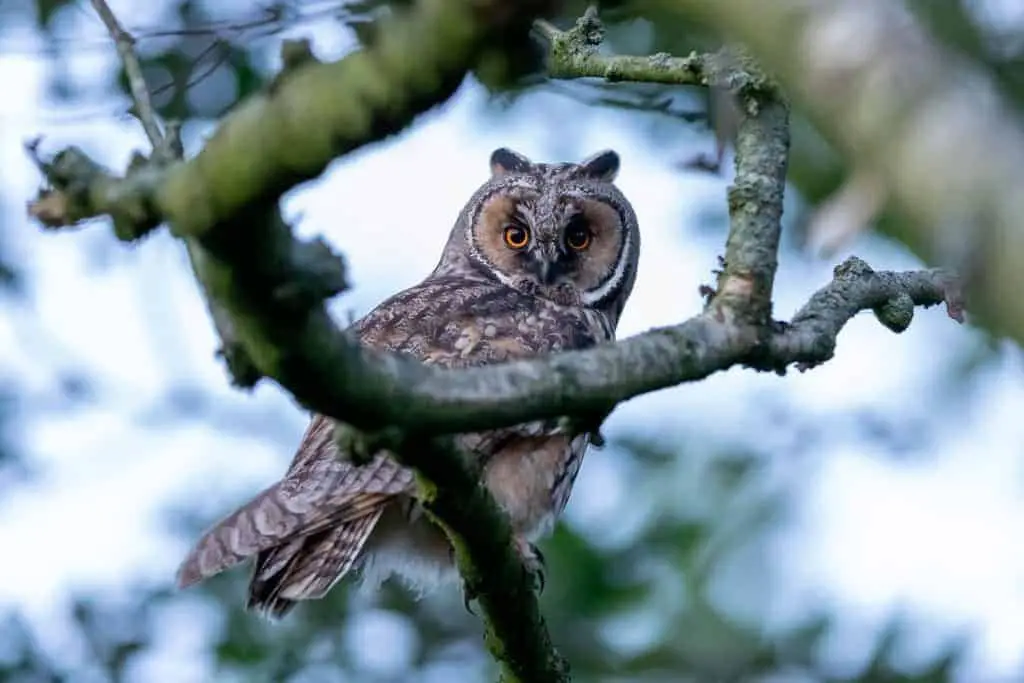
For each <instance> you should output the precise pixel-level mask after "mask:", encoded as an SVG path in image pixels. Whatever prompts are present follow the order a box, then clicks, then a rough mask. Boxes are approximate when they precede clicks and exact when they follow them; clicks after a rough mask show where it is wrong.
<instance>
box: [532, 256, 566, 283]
mask: <svg viewBox="0 0 1024 683" xmlns="http://www.w3.org/2000/svg"><path fill="white" fill-rule="evenodd" d="M533 272H534V274H535V275H536V276H537V281H538V282H540V283H541V284H542V285H544V286H545V287H547V286H549V285H553V284H554V283H555V280H557V279H558V278H559V276H561V275H562V267H561V264H560V263H559V260H558V250H557V249H545V248H543V247H539V248H537V249H535V250H534V252H533Z"/></svg>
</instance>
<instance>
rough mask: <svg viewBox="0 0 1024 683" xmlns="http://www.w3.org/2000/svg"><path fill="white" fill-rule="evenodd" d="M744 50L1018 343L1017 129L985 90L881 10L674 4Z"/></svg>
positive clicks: (1020, 205) (914, 242) (1021, 138)
mask: <svg viewBox="0 0 1024 683" xmlns="http://www.w3.org/2000/svg"><path fill="white" fill-rule="evenodd" d="M665 5H666V6H667V7H671V8H673V9H682V10H686V11H687V12H688V13H690V14H693V15H695V16H697V17H698V18H700V19H702V20H704V21H707V22H709V23H710V24H712V25H714V26H716V27H718V28H719V29H720V30H721V31H722V32H723V33H725V34H727V35H730V36H732V37H734V38H736V39H738V40H741V41H742V42H743V43H744V44H745V45H747V46H748V47H749V48H750V50H751V51H752V52H753V53H754V54H755V55H756V57H757V59H758V60H759V61H760V62H761V63H762V64H763V65H764V67H765V68H767V69H769V70H771V72H772V73H773V74H775V75H777V77H778V79H779V80H780V82H781V83H782V84H783V85H784V86H785V87H786V89H787V91H788V92H789V93H791V94H792V96H793V97H794V99H796V100H797V101H799V102H800V103H801V105H802V106H803V108H804V110H805V111H806V112H807V113H808V114H809V115H810V116H811V117H812V119H813V120H814V122H815V123H816V125H817V126H818V128H819V129H820V130H821V131H822V132H823V133H824V134H825V135H826V136H827V137H828V138H830V139H831V140H832V141H833V142H834V143H835V144H836V146H837V147H838V148H839V150H840V151H841V152H842V153H843V154H845V156H846V157H847V158H848V159H849V160H850V162H851V163H852V165H853V166H854V167H855V168H859V169H865V170H868V171H870V172H871V173H873V174H876V175H877V176H878V178H879V179H880V182H881V183H882V185H883V187H884V188H885V189H886V191H887V192H888V194H889V197H890V199H891V200H892V201H893V202H894V203H895V206H896V207H897V208H898V209H899V210H900V211H901V212H902V213H903V215H905V216H906V217H907V218H909V219H910V220H909V221H907V223H906V224H905V228H906V232H905V233H902V234H900V235H898V237H900V238H901V239H902V240H904V241H905V242H907V243H908V244H909V245H910V246H911V247H913V248H914V249H915V250H916V251H917V252H918V253H920V254H921V255H922V256H923V257H924V258H925V259H926V260H928V261H932V262H944V263H950V264H951V265H953V266H955V267H956V269H957V271H958V272H960V273H961V275H962V276H963V277H964V279H965V288H966V295H967V298H968V300H969V302H970V307H971V310H972V312H977V313H978V314H979V315H981V316H982V319H983V320H985V321H986V322H987V324H989V325H990V326H991V327H992V328H994V329H996V330H997V331H999V332H1002V333H1005V334H1007V335H1009V336H1012V337H1013V338H1015V339H1016V340H1017V341H1018V342H1021V343H1024V300H1022V299H1021V297H1019V296H1017V295H1016V293H1017V292H1020V291H1021V290H1024V228H1022V227H1021V218H1020V217H1021V216H1022V215H1024V194H1022V193H1021V192H1020V188H1019V187H1018V186H1019V178H1020V177H1021V176H1022V175H1024V131H1022V130H1021V127H1020V122H1019V117H1018V116H1016V115H1015V114H1014V113H1012V112H1011V111H1010V108H1009V106H1008V105H1007V104H1006V102H1005V101H1004V99H1003V98H1002V97H1001V96H1000V95H999V94H998V92H997V89H996V87H995V85H994V84H993V82H992V80H991V79H990V78H989V77H988V76H986V75H985V74H983V73H982V72H981V71H980V70H979V69H977V68H975V67H974V66H972V65H970V64H968V63H967V62H966V61H965V60H964V59H963V58H962V57H960V56H958V55H954V54H952V53H951V52H950V51H948V50H945V49H942V48H940V47H939V46H937V45H936V44H935V43H933V42H932V41H930V40H929V39H928V38H927V37H926V36H925V35H924V32H923V31H922V30H921V29H920V27H918V26H917V25H915V23H914V21H913V19H912V18H911V17H910V16H909V15H908V13H907V12H906V10H905V9H904V8H902V6H898V5H896V4H894V3H891V2H887V1H885V0H837V1H835V2H806V1H805V0H773V1H772V2H764V1H763V0H673V1H672V2H671V3H669V2H666V3H665Z"/></svg>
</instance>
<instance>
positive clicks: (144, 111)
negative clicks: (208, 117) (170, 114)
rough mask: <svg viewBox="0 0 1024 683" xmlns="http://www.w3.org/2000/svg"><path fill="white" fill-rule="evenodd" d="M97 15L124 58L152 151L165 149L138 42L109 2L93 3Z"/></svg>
mask: <svg viewBox="0 0 1024 683" xmlns="http://www.w3.org/2000/svg"><path fill="white" fill-rule="evenodd" d="M90 1H91V2H92V6H93V9H95V10H96V14H98V15H99V16H100V20H101V21H102V22H103V25H104V26H106V27H107V32H109V33H110V37H111V38H112V39H113V40H114V45H116V46H117V54H118V55H120V57H121V63H122V64H123V65H124V72H125V74H126V75H127V76H128V89H129V91H130V92H131V94H132V99H133V100H135V110H136V114H137V116H138V118H139V121H140V122H141V123H142V128H143V129H144V130H145V131H146V137H147V138H149V143H150V144H151V145H153V149H162V148H163V146H164V135H163V133H162V132H161V131H160V124H159V123H158V122H157V116H156V110H155V109H153V102H152V101H151V100H150V98H149V88H148V87H147V86H146V78H145V76H143V74H142V64H141V62H139V57H138V55H136V54H135V39H134V38H133V37H132V35H131V34H130V33H128V32H127V31H125V30H124V27H123V26H121V22H119V21H118V20H117V17H116V16H114V12H113V11H112V10H111V9H110V6H109V5H107V2H106V0H90Z"/></svg>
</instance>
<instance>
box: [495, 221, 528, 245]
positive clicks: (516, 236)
mask: <svg viewBox="0 0 1024 683" xmlns="http://www.w3.org/2000/svg"><path fill="white" fill-rule="evenodd" d="M502 235H503V236H504V238H505V244H506V246H508V248H509V249H522V248H523V247H525V246H526V245H527V244H529V242H530V231H529V230H527V229H526V228H524V227H523V226H521V225H517V224H515V223H510V224H508V225H506V226H505V231H504V232H503V233H502Z"/></svg>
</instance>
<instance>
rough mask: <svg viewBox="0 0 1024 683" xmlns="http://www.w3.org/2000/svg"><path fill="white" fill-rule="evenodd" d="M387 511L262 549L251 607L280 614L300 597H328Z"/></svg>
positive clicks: (273, 616) (270, 614)
mask: <svg viewBox="0 0 1024 683" xmlns="http://www.w3.org/2000/svg"><path fill="white" fill-rule="evenodd" d="M383 512H384V507H383V506H378V507H376V508H374V509H373V510H371V511H370V513H369V514H367V515H365V516H363V517H358V518H356V519H354V520H351V521H349V522H346V523H344V524H341V525H339V526H336V527H333V528H330V529H327V530H326V531H321V532H320V533H317V534H314V535H310V536H305V537H302V538H300V539H296V540H294V541H291V542H289V543H286V544H284V545H281V546H278V547H276V548H273V549H271V550H269V551H264V552H263V553H260V555H259V556H258V557H257V560H256V567H255V570H254V571H253V576H252V580H251V581H250V582H249V600H248V602H247V603H246V609H250V610H254V611H256V612H259V613H261V614H263V615H265V616H266V617H268V618H270V619H280V618H281V617H283V616H285V615H286V614H287V613H288V612H290V611H291V609H292V608H293V607H294V606H295V605H296V603H298V602H299V601H301V600H315V599H318V598H322V597H323V596H324V595H326V593H327V591H329V590H330V589H331V587H332V586H334V584H336V583H337V582H338V581H340V580H341V579H342V578H344V577H345V575H346V574H348V572H349V571H350V570H351V569H352V567H353V565H354V564H355V562H356V560H357V559H358V558H359V554H360V552H362V549H363V546H364V545H365V544H366V540H367V539H368V538H369V537H370V533H371V532H373V529H374V527H376V526H377V522H378V521H379V520H380V516H381V514H382V513H383Z"/></svg>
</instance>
